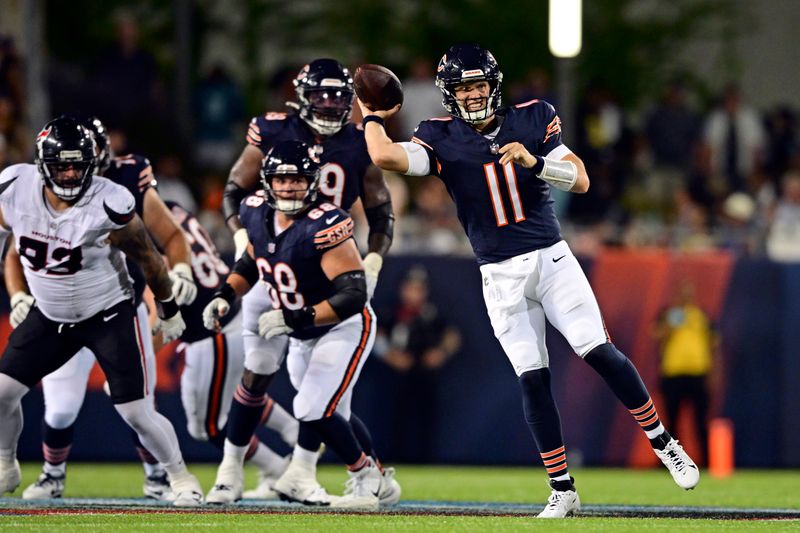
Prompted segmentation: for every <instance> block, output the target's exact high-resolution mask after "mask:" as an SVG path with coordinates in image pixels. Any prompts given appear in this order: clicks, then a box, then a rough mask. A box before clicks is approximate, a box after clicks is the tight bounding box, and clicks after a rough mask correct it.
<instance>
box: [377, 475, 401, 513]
mask: <svg viewBox="0 0 800 533" xmlns="http://www.w3.org/2000/svg"><path fill="white" fill-rule="evenodd" d="M402 492H403V491H402V490H401V489H400V483H398V482H397V480H396V479H395V478H394V468H384V469H383V482H382V483H381V493H380V497H379V499H380V503H381V505H395V504H397V502H399V501H400V495H401V494H402Z"/></svg>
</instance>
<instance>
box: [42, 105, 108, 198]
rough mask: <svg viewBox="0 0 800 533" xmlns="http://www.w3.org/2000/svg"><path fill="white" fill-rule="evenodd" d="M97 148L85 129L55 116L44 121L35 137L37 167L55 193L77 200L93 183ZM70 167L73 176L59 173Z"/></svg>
mask: <svg viewBox="0 0 800 533" xmlns="http://www.w3.org/2000/svg"><path fill="white" fill-rule="evenodd" d="M96 150H97V145H96V143H95V140H94V135H92V133H91V132H90V131H89V130H88V129H86V128H85V127H84V126H82V125H81V124H80V123H79V122H78V121H77V120H75V119H73V118H70V117H58V118H56V119H53V120H51V121H50V122H48V123H47V124H45V126H44V128H42V131H40V132H39V135H38V136H37V137H36V158H35V161H36V166H37V167H38V169H39V173H40V174H41V175H42V177H43V178H44V182H45V185H46V186H47V187H48V188H49V189H51V190H52V191H53V193H55V195H56V196H58V197H59V198H61V199H62V200H65V201H67V202H76V201H78V200H79V199H80V197H81V196H83V194H84V193H85V192H86V190H87V189H88V188H89V185H90V184H91V183H92V175H93V174H94V171H95V169H96V168H97V152H96ZM70 168H72V169H74V170H75V174H76V176H72V177H66V176H63V175H60V173H63V172H64V171H68V170H69V169H70Z"/></svg>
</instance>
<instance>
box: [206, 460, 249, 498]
mask: <svg viewBox="0 0 800 533" xmlns="http://www.w3.org/2000/svg"><path fill="white" fill-rule="evenodd" d="M243 490H244V468H243V467H242V464H241V463H240V462H239V461H237V460H236V459H228V458H227V457H223V459H222V462H221V463H220V465H219V468H218V469H217V479H216V481H214V486H213V487H212V488H211V490H210V491H209V492H208V495H207V496H206V503H211V504H215V505H227V504H231V503H236V502H238V501H239V500H241V499H242V491H243Z"/></svg>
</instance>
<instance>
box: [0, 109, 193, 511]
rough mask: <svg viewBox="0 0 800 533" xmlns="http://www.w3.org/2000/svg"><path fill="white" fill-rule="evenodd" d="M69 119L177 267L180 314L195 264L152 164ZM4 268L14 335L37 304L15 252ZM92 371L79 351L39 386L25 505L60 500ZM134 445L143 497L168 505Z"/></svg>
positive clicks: (143, 308) (166, 491) (139, 276)
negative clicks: (36, 438) (36, 472)
mask: <svg viewBox="0 0 800 533" xmlns="http://www.w3.org/2000/svg"><path fill="white" fill-rule="evenodd" d="M65 118H67V119H75V120H77V121H78V122H79V123H81V125H83V126H84V127H85V128H86V129H87V130H88V131H89V132H90V133H91V134H92V135H93V136H94V141H95V143H96V145H97V153H98V155H97V174H98V175H101V176H103V177H106V178H108V179H109V180H111V181H112V182H114V183H116V184H118V185H121V186H123V187H125V188H126V189H127V190H128V191H129V192H130V193H131V194H132V195H133V197H134V200H135V203H136V213H137V214H138V215H139V217H140V218H141V219H142V222H143V223H144V226H145V229H146V230H147V232H148V234H150V236H151V237H152V238H153V240H154V241H155V243H156V244H157V245H158V246H159V248H160V249H161V250H163V251H164V255H165V256H166V257H167V259H168V260H169V262H170V264H171V265H173V266H172V270H171V272H170V278H171V279H172V292H173V295H174V296H175V301H176V303H177V304H178V305H179V306H180V305H186V304H188V303H191V301H193V300H194V298H195V296H196V294H197V286H196V285H195V282H194V280H193V279H192V270H191V268H190V266H189V263H190V262H191V254H190V251H189V243H188V242H187V240H186V238H185V237H184V234H183V232H182V231H181V229H180V227H179V226H178V224H177V222H176V221H175V220H174V219H173V218H172V216H170V212H169V210H168V209H167V207H166V205H164V202H162V201H161V198H160V197H159V196H158V193H157V192H156V190H155V188H154V187H153V186H154V184H155V179H154V177H153V171H152V168H151V166H150V162H149V161H148V160H147V158H145V157H142V156H140V155H136V154H128V155H123V156H120V157H115V156H114V154H113V153H112V151H111V145H110V142H109V137H108V131H107V130H106V127H105V126H104V125H103V123H102V122H101V121H100V120H99V119H97V118H95V117H83V116H65ZM59 120H60V119H59ZM5 265H6V268H5V279H6V289H7V290H8V293H9V295H11V307H12V311H11V315H10V321H11V326H12V327H14V328H16V327H17V326H19V324H20V323H21V322H22V321H23V320H24V319H25V317H26V316H27V314H28V312H29V311H30V309H31V307H32V306H33V305H34V303H35V300H34V298H33V297H32V296H31V295H30V293H29V290H28V287H27V285H26V283H25V277H24V275H23V270H22V264H21V262H20V256H19V254H17V253H16V250H14V249H11V250H9V252H8V254H7V256H6V263H5ZM126 265H127V267H128V272H129V273H130V275H131V277H132V278H133V289H134V302H135V304H136V314H137V318H138V320H139V323H141V324H147V323H148V310H147V305H146V304H145V303H144V302H143V301H142V293H143V292H144V285H145V280H144V275H143V273H142V270H141V268H139V266H138V265H137V264H136V263H135V262H134V261H131V260H130V259H129V258H126ZM141 340H142V348H143V350H144V354H145V369H146V373H147V376H148V380H147V383H148V387H149V390H148V395H147V398H149V399H150V400H151V401H152V399H153V398H154V396H153V394H154V392H155V385H156V379H157V378H156V360H155V350H154V349H153V341H152V337H151V335H150V334H149V331H146V330H143V331H142V339H141ZM94 363H95V357H94V354H93V353H92V351H91V350H89V349H88V348H82V349H81V350H79V351H78V353H77V354H75V356H74V357H72V358H71V359H70V360H69V361H68V362H67V363H65V364H64V365H63V366H62V367H61V368H59V369H58V370H56V371H55V372H53V373H51V374H48V375H47V376H45V377H44V378H43V379H42V391H43V393H44V402H45V413H44V422H43V424H42V440H43V442H42V451H43V454H44V458H45V462H44V465H43V467H42V473H41V475H40V476H39V478H38V479H37V480H36V482H34V483H33V484H31V485H30V486H29V487H27V488H26V489H25V491H24V492H23V493H22V497H23V498H25V499H42V498H59V497H61V496H62V494H63V492H64V486H65V483H66V473H67V472H66V471H67V458H68V456H69V451H70V448H71V446H72V441H73V433H74V424H75V420H76V419H77V417H78V414H79V412H80V409H81V406H82V404H83V400H84V397H85V394H86V386H87V383H88V381H89V374H90V373H91V370H92V368H93V366H94ZM132 437H133V440H134V444H135V446H136V449H137V452H138V454H139V456H140V458H141V459H142V463H143V466H144V469H145V480H144V485H143V491H144V494H145V496H147V497H148V498H154V499H164V500H169V499H171V498H172V492H171V490H170V488H169V480H168V479H167V475H166V473H165V472H164V470H163V468H162V467H161V466H160V465H159V464H158V461H156V460H155V458H153V457H152V455H151V454H150V453H149V452H148V451H147V450H146V449H145V448H144V447H142V446H141V444H140V443H139V442H138V438H137V437H136V434H135V433H133V434H132Z"/></svg>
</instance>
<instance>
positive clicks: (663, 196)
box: [645, 81, 700, 204]
mask: <svg viewBox="0 0 800 533" xmlns="http://www.w3.org/2000/svg"><path fill="white" fill-rule="evenodd" d="M699 131H700V117H699V115H698V114H697V113H695V112H694V110H692V109H691V108H690V107H689V106H688V104H687V102H686V90H685V88H684V86H683V83H681V82H680V81H673V82H672V83H670V84H669V85H668V86H667V88H666V89H665V91H664V96H663V98H662V100H661V103H660V104H659V105H658V106H657V107H656V108H655V109H654V110H653V111H652V112H651V113H650V115H649V116H648V117H647V122H646V125H645V136H646V139H647V144H648V145H649V147H650V152H651V155H652V158H653V169H652V172H651V173H650V175H649V178H648V180H647V182H648V183H647V190H648V191H649V192H650V193H651V196H653V197H655V198H656V199H657V202H658V203H659V204H663V203H664V202H667V201H669V199H670V198H671V195H672V193H673V192H674V190H675V189H676V188H678V187H686V186H687V182H688V178H689V172H690V169H691V165H692V161H693V155H694V151H695V148H696V144H697V140H698V134H699Z"/></svg>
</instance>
